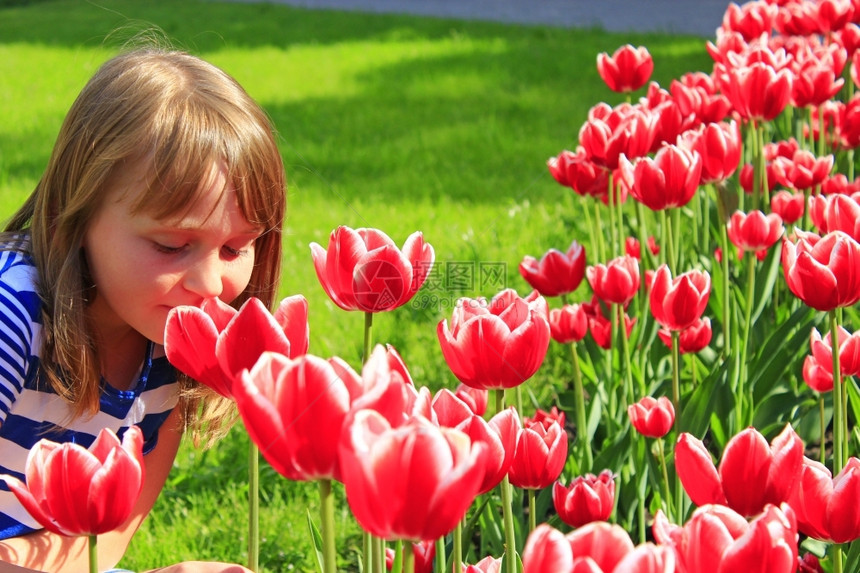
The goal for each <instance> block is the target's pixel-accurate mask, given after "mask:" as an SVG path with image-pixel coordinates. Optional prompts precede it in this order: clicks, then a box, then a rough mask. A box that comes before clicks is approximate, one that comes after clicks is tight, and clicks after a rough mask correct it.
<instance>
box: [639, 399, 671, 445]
mask: <svg viewBox="0 0 860 573" xmlns="http://www.w3.org/2000/svg"><path fill="white" fill-rule="evenodd" d="M627 415H628V417H629V418H630V423H631V424H632V425H633V428H634V429H635V430H636V431H637V432H639V433H640V434H642V435H643V436H646V437H648V438H662V437H663V436H665V435H666V434H668V433H669V430H671V429H672V425H673V424H674V423H675V407H674V406H673V405H672V401H671V400H669V399H668V398H667V397H665V396H660V397H659V398H656V399H655V398H653V397H651V396H645V397H644V398H642V399H641V400H639V401H638V402H636V403H635V404H630V405H629V406H627Z"/></svg>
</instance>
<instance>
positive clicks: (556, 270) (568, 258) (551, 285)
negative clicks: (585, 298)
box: [519, 241, 585, 296]
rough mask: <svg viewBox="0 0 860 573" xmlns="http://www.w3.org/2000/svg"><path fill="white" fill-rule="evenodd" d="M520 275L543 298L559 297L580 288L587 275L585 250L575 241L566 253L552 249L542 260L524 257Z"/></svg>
mask: <svg viewBox="0 0 860 573" xmlns="http://www.w3.org/2000/svg"><path fill="white" fill-rule="evenodd" d="M519 270H520V274H521V275H522V276H523V278H524V279H526V282H527V283H529V285H531V287H532V288H533V289H535V290H537V291H538V292H539V293H540V294H542V295H543V296H559V295H562V294H567V293H571V292H573V291H575V290H576V289H577V288H579V283H581V282H582V278H583V275H584V274H585V248H584V247H583V246H582V245H580V244H579V243H577V242H576V241H573V242H572V243H571V244H570V247H568V249H567V252H566V253H562V252H561V251H559V250H558V249H550V250H549V251H547V252H546V253H544V255H543V256H542V257H541V258H540V261H538V260H537V259H535V258H534V257H532V256H528V255H526V256H525V257H523V260H522V262H521V263H520V266H519Z"/></svg>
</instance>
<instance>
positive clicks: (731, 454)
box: [675, 425, 803, 516]
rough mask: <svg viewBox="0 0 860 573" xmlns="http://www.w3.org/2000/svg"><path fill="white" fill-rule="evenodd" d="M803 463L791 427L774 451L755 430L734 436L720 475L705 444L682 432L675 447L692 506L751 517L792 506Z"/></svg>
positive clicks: (773, 445) (800, 445)
mask: <svg viewBox="0 0 860 573" xmlns="http://www.w3.org/2000/svg"><path fill="white" fill-rule="evenodd" d="M802 462H803V442H802V441H801V440H800V438H799V437H798V436H797V434H796V433H795V432H794V430H793V429H792V428H791V426H790V425H786V427H785V429H784V430H783V431H782V432H781V433H780V434H779V435H778V436H777V437H776V438H774V439H773V441H772V442H771V444H770V446H768V443H767V441H765V439H764V437H763V436H762V435H761V434H760V433H759V432H758V431H757V430H756V429H755V428H747V429H746V430H743V431H742V432H740V433H739V434H737V435H735V436H734V437H733V438H732V439H731V440H729V443H728V444H727V445H726V448H725V450H724V451H723V456H722V460H721V461H720V467H719V474H718V473H717V469H716V468H715V467H714V464H713V462H712V461H711V456H710V454H709V453H708V451H707V449H706V448H705V446H704V444H702V442H701V441H699V440H697V439H696V438H694V437H693V436H691V435H689V434H687V433H683V434H681V436H680V437H679V438H678V442H677V444H676V445H675V467H676V469H677V472H678V477H679V478H680V479H681V484H682V485H683V486H684V489H685V490H686V492H687V494H688V495H689V496H690V499H691V500H693V503H695V504H696V505H700V506H701V505H707V504H711V503H717V504H722V505H728V506H729V507H731V508H732V509H734V510H735V511H737V512H738V513H740V514H742V515H746V516H750V515H755V514H757V513H759V512H760V511H762V508H764V506H765V505H766V504H768V503H772V504H779V503H782V502H784V501H787V500H788V499H789V497H790V496H791V494H792V492H793V490H794V488H796V487H797V483H798V480H799V478H800V466H801V464H802Z"/></svg>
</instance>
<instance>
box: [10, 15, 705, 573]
mask: <svg viewBox="0 0 860 573" xmlns="http://www.w3.org/2000/svg"><path fill="white" fill-rule="evenodd" d="M2 5H3V3H0V6H2ZM156 31H158V32H157V33H156ZM141 34H142V35H144V36H157V37H163V38H166V39H167V40H169V41H170V42H171V43H172V44H173V45H175V46H178V47H181V48H184V49H187V50H189V51H191V52H193V53H195V54H197V55H200V56H202V57H203V58H205V59H207V60H209V61H211V62H213V63H214V64H216V65H218V66H220V67H222V68H224V69H225V70H226V71H227V72H229V73H230V74H232V75H233V76H235V77H236V78H237V79H238V80H239V81H240V82H241V83H242V84H243V85H244V86H245V87H246V89H247V90H248V91H249V93H250V94H251V95H252V96H253V97H254V98H256V99H257V100H258V101H259V102H260V103H261V104H262V105H263V107H264V108H265V109H266V110H267V112H268V113H269V114H270V115H271V117H272V119H273V121H274V123H275V125H276V127H277V130H278V132H279V138H280V147H281V150H282V154H283V157H284V162H285V164H286V170H287V175H288V179H289V186H290V199H289V201H290V202H289V213H288V221H287V229H286V234H285V254H284V276H283V281H282V286H281V290H282V294H283V295H284V296H287V295H290V294H296V293H302V294H304V295H305V296H306V297H307V299H308V300H309V303H310V322H311V352H312V353H314V354H318V355H321V356H324V357H327V356H331V355H338V356H341V357H342V358H344V359H345V360H347V361H348V362H350V363H351V364H352V365H353V366H354V367H356V368H358V367H359V364H360V349H361V343H362V326H363V317H362V316H361V315H360V314H357V313H353V314H347V313H344V312H343V311H341V310H339V309H338V308H336V307H335V306H334V305H333V304H332V303H330V302H329V301H328V299H327V297H326V296H325V294H324V293H323V290H322V288H321V287H320V286H319V283H318V281H317V278H316V275H315V273H314V270H313V265H312V263H311V257H310V249H309V247H308V245H309V243H310V242H312V241H316V242H319V243H322V244H323V245H326V244H327V241H328V235H329V233H330V232H331V230H332V229H334V228H335V227H337V226H338V225H347V226H350V227H376V228H379V229H382V230H383V231H385V232H386V233H388V234H389V235H390V236H391V237H392V238H393V239H394V240H395V241H396V242H398V243H402V242H403V241H404V240H405V239H406V237H407V236H408V235H409V234H411V233H412V232H414V231H416V230H420V231H422V232H423V233H424V236H425V238H426V239H427V240H428V241H429V242H430V243H431V244H432V245H434V247H435V249H436V257H437V265H438V266H437V269H438V272H439V273H440V275H439V280H437V281H434V283H433V285H428V287H427V288H425V290H424V291H422V293H419V297H418V298H416V300H415V301H414V302H413V304H411V305H409V306H407V307H405V308H401V309H399V310H397V311H396V312H394V313H389V314H385V315H381V316H379V317H378V318H377V320H376V322H375V324H374V337H375V339H376V340H377V341H378V342H390V343H392V344H394V345H395V346H396V347H397V348H398V350H399V351H400V353H401V354H402V355H403V358H404V360H405V361H406V363H407V365H409V366H410V369H411V372H412V375H413V377H414V378H415V380H416V383H418V384H421V385H425V384H426V385H428V386H430V387H431V388H434V389H435V388H439V387H441V386H449V387H453V386H454V385H455V384H456V381H455V379H454V377H453V375H451V374H450V372H449V371H448V369H447V366H446V365H445V363H444V361H443V359H442V355H441V351H440V350H439V347H438V344H437V342H436V335H435V326H436V324H437V323H438V322H439V321H440V320H441V319H442V318H445V317H447V316H450V312H451V310H452V308H453V305H454V302H455V301H456V299H457V298H458V297H459V296H464V295H465V296H478V295H483V296H487V297H490V296H492V295H493V294H495V293H496V292H498V290H500V289H501V288H502V287H503V286H508V287H513V288H515V289H517V290H518V291H519V292H520V293H521V294H524V293H525V292H526V290H527V285H526V283H525V281H523V280H522V278H521V277H520V276H519V273H518V272H517V265H518V263H519V261H520V260H521V259H522V257H523V255H526V254H531V255H535V256H539V255H540V254H542V253H543V252H545V251H546V250H547V249H549V248H551V247H555V248H561V249H564V248H566V247H567V246H568V245H569V244H570V242H571V240H573V239H578V240H580V241H581V242H584V241H585V239H586V237H585V225H584V219H583V213H582V212H581V208H580V205H581V203H580V202H577V201H575V200H574V198H573V197H572V196H571V195H570V191H569V190H567V189H565V188H562V187H561V186H559V185H558V184H556V183H555V181H554V180H553V179H552V177H551V176H550V175H549V173H548V171H547V169H546V165H545V162H546V160H547V158H549V157H550V156H553V155H556V154H557V153H558V152H559V151H561V150H562V149H564V148H572V147H573V146H575V145H576V141H577V132H578V130H579V127H580V125H581V124H582V122H583V121H584V119H585V117H586V114H587V111H588V109H589V108H590V107H591V106H592V105H594V104H595V103H597V102H599V101H607V102H609V103H611V104H615V103H618V101H620V100H619V97H620V96H617V95H615V94H612V93H611V92H609V90H608V89H607V88H606V87H605V85H604V84H603V83H602V81H601V80H600V79H599V77H598V75H597V71H596V68H595V58H596V56H597V54H598V53H599V52H604V51H608V52H610V53H611V52H612V51H614V50H615V48H617V47H618V46H619V45H621V44H624V43H632V44H634V45H645V46H647V47H648V49H649V51H650V52H651V54H652V55H653V57H654V61H655V71H654V76H653V80H655V81H657V82H659V83H660V84H661V85H663V86H668V85H669V82H670V81H671V80H672V79H673V78H676V77H678V76H680V75H681V74H682V73H684V72H688V71H694V70H705V71H708V70H710V67H711V61H710V58H709V57H708V55H707V53H706V51H705V47H704V41H703V40H702V39H700V38H692V37H669V36H666V35H654V34H649V35H635V34H629V35H618V34H608V33H604V32H602V31H599V30H562V29H553V28H548V27H522V26H512V25H501V24H489V23H477V22H462V21H454V20H443V19H432V18H417V17H405V16H387V15H362V14H357V13H339V12H332V11H306V10H300V9H294V8H290V7H285V6H278V5H269V4H233V3H223V2H192V1H188V2H173V1H169V0H156V1H150V2H146V3H144V2H133V1H123V0H100V1H99V2H92V3H82V2H77V1H73V0H67V1H42V2H34V3H32V4H30V5H20V6H11V7H5V8H0V78H2V79H0V217H5V216H8V215H9V214H11V212H12V211H13V210H14V209H15V208H16V207H17V205H18V204H19V203H20V202H21V201H22V200H23V199H24V197H25V196H26V195H27V194H28V193H29V191H30V190H31V189H32V188H33V187H34V185H35V183H36V181H37V180H38V178H39V176H40V174H41V171H42V169H43V168H44V165H45V163H46V162H47V159H48V156H49V153H50V150H51V146H52V144H53V141H54V138H55V136H56V133H57V131H58V128H59V124H60V122H61V121H62V119H63V117H64V115H65V113H66V111H67V109H68V107H69V105H70V104H71V102H72V100H73V99H74V97H75V96H76V95H77V93H78V91H79V90H80V88H81V87H82V86H83V84H84V83H85V82H86V80H87V79H88V78H89V76H90V75H91V74H92V73H93V72H94V70H95V69H96V67H97V66H98V65H99V64H100V63H101V62H103V61H104V60H105V59H107V58H108V57H109V56H110V55H111V54H113V53H115V52H116V51H117V50H118V49H119V48H120V47H121V46H122V45H123V44H124V43H125V42H127V41H129V40H130V39H132V38H135V37H140V35H141ZM563 375H564V373H563V372H559V371H557V370H556V369H553V368H549V369H545V370H544V371H541V372H539V374H538V375H537V377H536V378H535V380H534V381H533V382H532V383H531V384H532V387H533V388H535V392H542V391H545V390H546V389H547V388H552V384H553V383H554V382H555V381H556V380H557V378H558V377H560V376H563ZM538 389H541V390H538ZM246 452H247V437H246V436H245V434H244V430H243V429H242V428H241V425H239V426H236V427H235V428H234V429H233V431H232V432H231V434H230V435H229V436H228V437H227V438H226V439H225V440H224V441H223V442H221V443H220V444H218V445H217V446H216V447H215V448H214V449H211V450H208V451H200V450H195V449H193V448H192V447H191V446H190V445H185V446H183V449H182V451H181V455H180V457H179V459H178V461H177V465H176V468H175V471H174V472H173V474H172V475H171V478H170V483H169V485H168V487H167V489H166V490H165V491H164V493H163V495H162V497H161V498H160V499H159V501H158V503H157V505H156V508H155V509H154V511H153V514H152V517H151V518H150V519H149V520H147V522H146V523H145V524H144V526H143V529H142V530H141V532H140V533H139V534H138V536H137V537H136V538H135V541H134V542H133V544H132V547H131V549H130V550H129V552H128V553H127V556H126V558H125V560H124V561H123V563H122V565H123V566H125V567H128V568H131V569H143V568H149V567H154V566H157V565H163V564H165V563H167V562H173V561H178V560H184V559H192V558H194V559H219V560H229V561H240V562H241V561H244V560H245V551H246V542H245V536H246V532H245V522H246V517H245V503H244V499H245V495H246V491H245V479H246V477H245V469H244V468H245V456H246ZM262 489H263V500H262V505H263V509H262V531H263V536H264V540H263V543H262V563H263V565H264V566H265V568H266V569H267V570H270V571H288V570H297V571H304V570H311V569H312V567H313V561H312V560H311V553H312V552H311V550H310V543H309V539H308V534H307V522H306V519H307V518H306V508H307V507H308V504H309V503H310V504H311V507H310V512H311V513H310V514H311V515H312V516H314V517H315V516H316V508H315V507H314V506H313V503H314V501H313V500H314V499H315V489H314V488H313V487H312V486H309V485H304V484H295V483H291V482H287V481H286V480H284V479H282V478H281V477H280V476H278V475H276V474H275V473H274V472H273V471H272V470H271V469H269V468H268V467H267V466H265V469H264V473H263V479H262ZM309 500H310V501H309ZM339 507H340V508H341V509H340V513H339V521H340V523H339V530H338V535H339V538H340V539H339V550H340V554H341V556H342V557H343V559H344V560H345V561H344V562H343V564H342V567H340V569H344V570H356V567H355V554H354V552H355V551H357V550H358V549H359V548H360V538H359V537H358V530H357V527H356V526H355V525H354V524H353V523H352V522H351V519H350V518H349V517H348V510H347V508H346V504H345V502H343V503H340V504H339Z"/></svg>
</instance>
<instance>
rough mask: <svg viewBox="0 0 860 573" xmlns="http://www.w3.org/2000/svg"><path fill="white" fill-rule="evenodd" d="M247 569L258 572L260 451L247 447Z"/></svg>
mask: <svg viewBox="0 0 860 573" xmlns="http://www.w3.org/2000/svg"><path fill="white" fill-rule="evenodd" d="M248 569H250V570H251V571H254V572H256V571H259V570H260V450H259V449H258V448H257V446H256V444H254V442H253V441H251V442H249V445H248Z"/></svg>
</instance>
